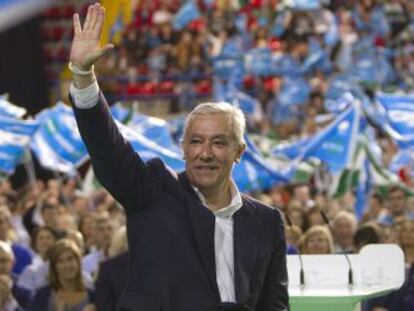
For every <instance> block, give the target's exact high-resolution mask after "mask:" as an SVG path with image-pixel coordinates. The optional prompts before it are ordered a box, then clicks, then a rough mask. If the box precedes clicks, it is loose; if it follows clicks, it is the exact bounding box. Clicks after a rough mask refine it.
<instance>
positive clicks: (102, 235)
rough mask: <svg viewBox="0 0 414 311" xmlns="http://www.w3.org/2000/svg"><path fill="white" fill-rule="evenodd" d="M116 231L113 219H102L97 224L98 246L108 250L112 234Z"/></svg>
mask: <svg viewBox="0 0 414 311" xmlns="http://www.w3.org/2000/svg"><path fill="white" fill-rule="evenodd" d="M113 233H114V225H113V223H112V222H111V221H109V220H105V221H100V222H99V223H97V224H96V231H95V234H96V242H97V244H98V247H99V248H100V249H103V250H107V249H108V247H109V245H110V244H111V239H112V235H113Z"/></svg>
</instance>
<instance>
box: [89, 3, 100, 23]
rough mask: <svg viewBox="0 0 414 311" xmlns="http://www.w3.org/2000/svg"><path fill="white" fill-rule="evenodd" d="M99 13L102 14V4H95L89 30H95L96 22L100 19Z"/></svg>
mask: <svg viewBox="0 0 414 311" xmlns="http://www.w3.org/2000/svg"><path fill="white" fill-rule="evenodd" d="M99 13H100V4H99V3H95V5H94V6H93V7H92V14H91V20H90V24H89V28H91V29H94V28H95V24H96V20H97V19H98V15H99Z"/></svg>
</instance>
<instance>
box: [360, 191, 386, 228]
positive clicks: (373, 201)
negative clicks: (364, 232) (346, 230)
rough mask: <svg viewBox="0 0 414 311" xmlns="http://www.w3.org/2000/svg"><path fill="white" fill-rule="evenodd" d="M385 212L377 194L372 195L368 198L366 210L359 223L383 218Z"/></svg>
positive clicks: (381, 200)
mask: <svg viewBox="0 0 414 311" xmlns="http://www.w3.org/2000/svg"><path fill="white" fill-rule="evenodd" d="M385 214H386V210H385V208H384V206H383V199H382V197H381V196H380V195H379V194H378V193H372V194H371V195H370V196H369V201H368V210H367V211H366V212H365V213H364V215H363V216H362V219H361V222H362V223H364V222H368V221H372V220H377V219H378V218H381V217H384V216H385Z"/></svg>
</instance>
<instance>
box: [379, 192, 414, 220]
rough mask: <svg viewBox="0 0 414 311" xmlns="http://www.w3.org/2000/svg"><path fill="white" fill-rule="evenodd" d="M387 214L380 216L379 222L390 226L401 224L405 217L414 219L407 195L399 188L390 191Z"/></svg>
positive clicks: (387, 200)
mask: <svg viewBox="0 0 414 311" xmlns="http://www.w3.org/2000/svg"><path fill="white" fill-rule="evenodd" d="M386 208H387V214H386V215H382V216H379V218H378V222H380V223H387V224H390V225H394V224H397V223H399V222H401V221H402V220H403V219H404V218H405V217H407V216H410V217H414V213H413V212H411V211H409V209H408V207H407V194H406V193H405V191H404V190H403V189H402V188H401V187H398V186H394V187H391V188H390V189H389V190H388V195H387V199H386Z"/></svg>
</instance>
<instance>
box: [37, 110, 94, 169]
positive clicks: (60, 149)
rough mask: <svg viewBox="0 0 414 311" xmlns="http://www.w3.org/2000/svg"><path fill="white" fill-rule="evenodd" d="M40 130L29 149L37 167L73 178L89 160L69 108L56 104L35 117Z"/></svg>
mask: <svg viewBox="0 0 414 311" xmlns="http://www.w3.org/2000/svg"><path fill="white" fill-rule="evenodd" d="M36 119H37V120H38V121H39V123H40V128H39V130H38V132H37V133H36V135H35V136H34V138H33V141H32V143H31V148H32V150H33V152H34V154H35V155H36V157H37V159H38V160H39V162H40V164H41V165H42V166H44V167H46V168H48V169H51V170H57V171H60V172H62V173H68V174H72V173H74V171H75V170H76V167H78V166H80V165H81V164H82V163H84V161H86V160H87V159H88V153H87V150H86V146H85V145H84V143H83V141H82V138H81V136H80V133H79V130H78V127H77V124H76V121H75V116H74V114H73V110H72V108H70V107H68V106H66V105H64V104H63V103H58V104H57V105H56V106H54V107H53V108H50V109H45V110H43V111H42V112H41V113H39V114H38V115H37V116H36Z"/></svg>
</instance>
